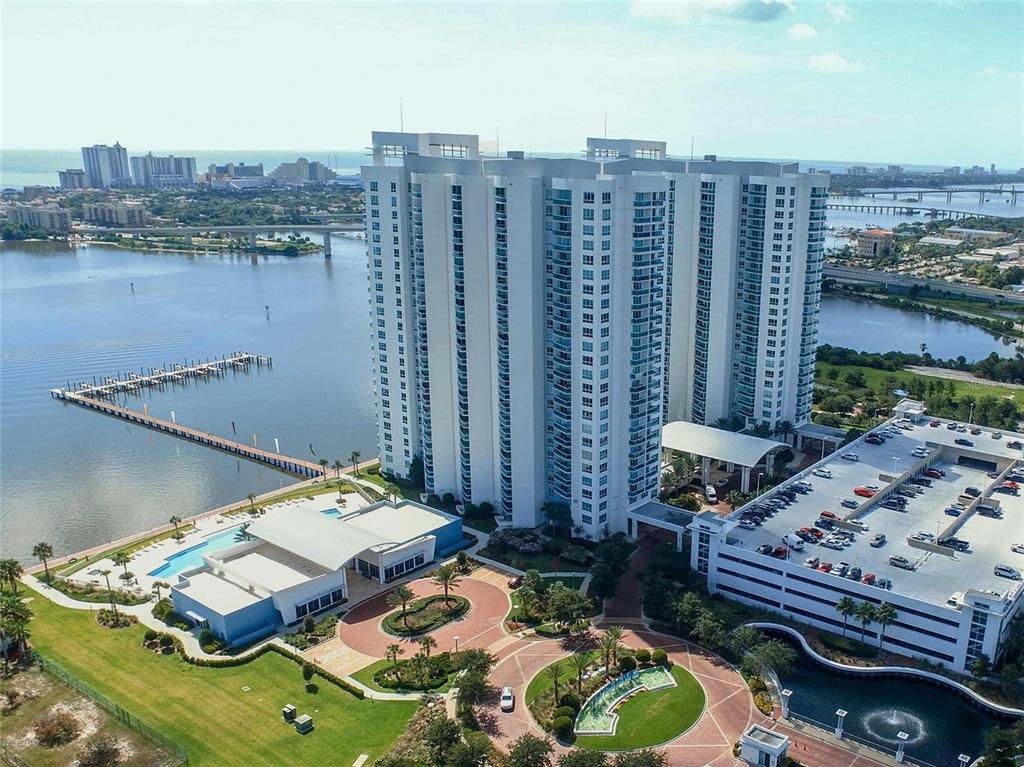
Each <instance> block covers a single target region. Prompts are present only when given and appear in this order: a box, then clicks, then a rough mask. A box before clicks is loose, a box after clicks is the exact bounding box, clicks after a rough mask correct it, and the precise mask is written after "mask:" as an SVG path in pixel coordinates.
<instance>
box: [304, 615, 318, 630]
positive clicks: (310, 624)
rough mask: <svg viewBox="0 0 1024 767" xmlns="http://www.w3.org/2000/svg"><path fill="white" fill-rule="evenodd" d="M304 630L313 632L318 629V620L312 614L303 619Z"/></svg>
mask: <svg viewBox="0 0 1024 767" xmlns="http://www.w3.org/2000/svg"><path fill="white" fill-rule="evenodd" d="M302 630H303V631H305V632H306V633H307V634H312V633H313V632H314V631H315V630H316V621H315V620H314V619H313V616H312V615H307V616H306V617H305V618H304V619H303V621H302Z"/></svg>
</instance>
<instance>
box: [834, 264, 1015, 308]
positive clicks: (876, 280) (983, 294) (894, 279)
mask: <svg viewBox="0 0 1024 767" xmlns="http://www.w3.org/2000/svg"><path fill="white" fill-rule="evenodd" d="M823 276H824V278H825V279H833V280H838V281H839V282H855V283H861V284H864V283H867V284H874V285H898V286H901V287H906V288H909V287H910V286H911V285H920V286H922V287H926V288H928V289H929V290H932V291H933V292H949V293H955V294H957V295H962V296H966V297H968V298H983V299H986V300H989V301H991V300H993V299H999V300H1000V301H1003V302H1004V303H1008V304H1024V294H1021V293H1008V292H1006V291H1003V290H996V289H995V288H986V287H983V286H981V285H962V284H959V283H953V282H946V281H945V280H933V279H930V278H928V277H911V276H908V275H904V274H890V273H888V272H879V271H875V270H874V269H861V268H860V267H856V266H838V265H835V264H825V268H824V270H823Z"/></svg>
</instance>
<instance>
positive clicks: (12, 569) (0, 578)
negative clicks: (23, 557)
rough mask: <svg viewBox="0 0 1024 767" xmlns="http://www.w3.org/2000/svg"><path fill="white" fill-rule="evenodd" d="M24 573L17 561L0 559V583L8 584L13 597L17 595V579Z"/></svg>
mask: <svg viewBox="0 0 1024 767" xmlns="http://www.w3.org/2000/svg"><path fill="white" fill-rule="evenodd" d="M24 572H25V571H24V569H22V566H21V565H20V564H19V563H18V560H17V559H0V583H3V582H4V581H7V582H8V583H10V584H11V593H13V594H15V595H17V593H18V578H20V577H21V575H22V573H24Z"/></svg>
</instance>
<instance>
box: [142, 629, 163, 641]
mask: <svg viewBox="0 0 1024 767" xmlns="http://www.w3.org/2000/svg"><path fill="white" fill-rule="evenodd" d="M158 636H159V634H157V632H156V631H154V630H153V629H146V633H145V634H143V635H142V638H143V639H145V640H146V641H147V642H152V641H153V640H154V639H156V638H157V637H158Z"/></svg>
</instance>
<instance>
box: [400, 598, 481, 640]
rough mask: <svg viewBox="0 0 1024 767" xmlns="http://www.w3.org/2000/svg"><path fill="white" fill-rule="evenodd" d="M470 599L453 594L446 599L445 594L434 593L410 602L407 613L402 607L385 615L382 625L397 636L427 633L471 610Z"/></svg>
mask: <svg viewBox="0 0 1024 767" xmlns="http://www.w3.org/2000/svg"><path fill="white" fill-rule="evenodd" d="M469 607H470V605H469V600H468V599H466V598H465V597H460V596H456V595H455V594H451V595H449V596H448V600H447V601H446V600H445V598H444V595H440V596H438V595H432V596H429V597H424V598H423V599H417V600H416V601H415V602H410V603H409V607H408V609H407V610H406V611H405V614H404V615H403V614H402V610H401V608H399V609H398V610H395V612H393V613H389V614H388V615H386V616H385V617H384V620H383V621H382V622H381V625H382V626H383V627H384V630H385V631H387V632H388V633H389V634H394V635H395V636H414V635H416V634H425V633H427V632H429V631H434V630H435V629H439V628H441V626H444V625H445V624H448V623H451V622H452V621H453V620H455V619H456V618H461V617H462V616H463V615H465V614H466V613H467V612H468V611H469Z"/></svg>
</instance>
